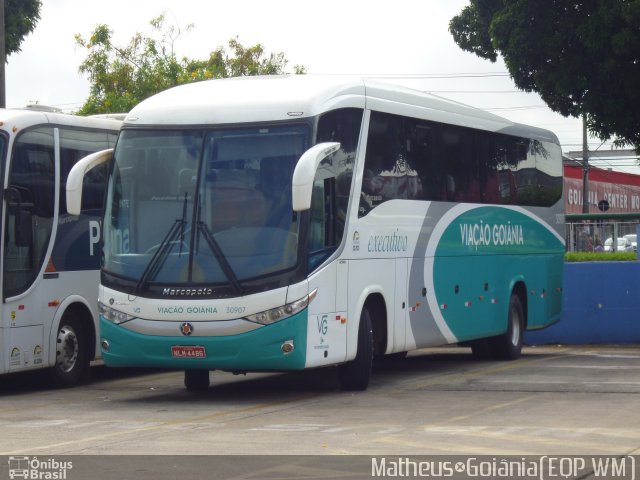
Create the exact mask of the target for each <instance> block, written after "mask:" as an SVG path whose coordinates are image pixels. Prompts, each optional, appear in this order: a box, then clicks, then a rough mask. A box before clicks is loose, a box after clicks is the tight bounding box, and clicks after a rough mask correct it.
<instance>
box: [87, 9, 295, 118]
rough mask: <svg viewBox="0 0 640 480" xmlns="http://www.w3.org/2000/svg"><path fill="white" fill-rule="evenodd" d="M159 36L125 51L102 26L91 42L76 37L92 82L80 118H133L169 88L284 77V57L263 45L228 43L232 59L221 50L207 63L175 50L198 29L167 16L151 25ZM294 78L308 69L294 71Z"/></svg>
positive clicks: (141, 39) (139, 39)
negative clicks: (145, 102)
mask: <svg viewBox="0 0 640 480" xmlns="http://www.w3.org/2000/svg"><path fill="white" fill-rule="evenodd" d="M150 24H151V27H152V32H153V34H154V35H155V36H144V35H142V34H140V33H137V34H136V35H135V36H134V37H133V38H132V39H131V40H130V41H129V44H128V45H126V46H122V47H118V46H115V45H114V44H113V43H112V40H111V36H112V31H111V30H110V29H109V27H108V26H107V25H98V26H97V27H96V28H95V30H94V31H93V33H92V34H91V36H90V37H89V39H86V40H85V39H84V38H82V37H81V36H80V35H76V43H77V44H78V45H79V46H81V47H84V48H86V49H87V50H88V51H89V54H88V55H87V57H86V58H85V60H84V61H83V62H82V64H81V65H80V72H81V73H84V74H87V75H88V76H89V80H90V82H91V89H90V94H89V98H88V99H87V100H86V102H85V103H84V105H83V106H82V107H81V109H80V111H79V112H78V113H79V114H80V115H90V114H96V113H113V112H128V111H129V110H131V108H133V107H134V106H135V105H136V104H138V103H139V102H140V101H142V100H144V99H145V98H147V97H150V96H151V95H153V94H155V93H157V92H160V91H162V90H165V89H167V88H170V87H173V86H176V85H181V84H184V83H189V82H194V81H201V80H208V79H212V78H226V77H235V76H242V75H266V74H274V75H279V74H283V73H285V67H286V65H287V63H288V62H287V60H286V58H285V55H284V53H282V52H280V53H277V54H274V53H271V54H266V53H265V50H264V47H263V46H262V45H261V44H257V45H254V46H253V47H245V46H243V45H242V44H241V43H240V41H239V40H238V38H234V39H231V40H230V41H229V42H228V46H229V49H230V50H231V54H229V53H227V51H226V49H225V48H224V47H218V48H217V49H216V50H214V51H213V52H211V54H210V55H209V57H208V58H205V59H190V58H187V57H182V58H181V59H178V58H177V56H176V54H175V50H174V46H175V43H176V41H177V40H178V38H179V37H180V36H181V35H183V34H184V33H186V32H188V31H189V30H191V29H192V28H193V24H190V25H187V26H186V27H184V28H180V27H177V26H175V25H169V26H168V25H167V24H166V19H165V16H164V14H162V15H160V16H158V17H156V18H154V19H152V20H151V22H150ZM294 71H295V73H304V67H300V66H297V65H296V66H295V67H294Z"/></svg>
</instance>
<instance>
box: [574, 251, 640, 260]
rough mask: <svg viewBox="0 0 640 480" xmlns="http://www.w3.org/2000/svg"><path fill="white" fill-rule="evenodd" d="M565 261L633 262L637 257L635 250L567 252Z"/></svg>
mask: <svg viewBox="0 0 640 480" xmlns="http://www.w3.org/2000/svg"><path fill="white" fill-rule="evenodd" d="M564 259H565V261H566V262H630V261H631V262H633V261H636V260H637V259H638V255H637V254H636V252H567V253H565V255H564Z"/></svg>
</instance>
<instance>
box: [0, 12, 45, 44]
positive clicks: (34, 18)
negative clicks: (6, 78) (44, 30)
mask: <svg viewBox="0 0 640 480" xmlns="http://www.w3.org/2000/svg"><path fill="white" fill-rule="evenodd" d="M40 7H42V2H41V1H40V0H4V29H5V42H6V43H5V49H6V54H7V56H9V55H11V54H12V53H16V52H19V51H20V44H21V43H22V40H24V37H26V36H27V35H29V34H30V33H31V32H32V31H33V30H34V28H36V23H38V20H40Z"/></svg>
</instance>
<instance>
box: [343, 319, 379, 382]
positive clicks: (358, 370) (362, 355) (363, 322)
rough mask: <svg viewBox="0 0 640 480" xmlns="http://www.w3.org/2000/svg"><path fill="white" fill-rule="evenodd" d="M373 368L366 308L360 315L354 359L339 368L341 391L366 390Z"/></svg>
mask: <svg viewBox="0 0 640 480" xmlns="http://www.w3.org/2000/svg"><path fill="white" fill-rule="evenodd" d="M372 367H373V329H372V328H371V316H370V315H369V312H368V311H367V309H366V308H363V309H362V313H361V314H360V325H359V326H358V351H357V353H356V358H354V359H353V360H351V361H350V362H347V363H345V364H344V365H341V366H340V386H341V387H342V389H343V390H366V388H367V387H368V386H369V380H370V379H371V369H372Z"/></svg>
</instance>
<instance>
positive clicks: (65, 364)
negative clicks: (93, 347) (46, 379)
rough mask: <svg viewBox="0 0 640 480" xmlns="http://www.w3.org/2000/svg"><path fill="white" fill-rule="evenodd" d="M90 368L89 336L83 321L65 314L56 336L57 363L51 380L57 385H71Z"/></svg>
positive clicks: (52, 370)
mask: <svg viewBox="0 0 640 480" xmlns="http://www.w3.org/2000/svg"><path fill="white" fill-rule="evenodd" d="M88 370H89V358H88V355H87V336H86V335H85V333H84V329H83V327H82V323H81V322H80V321H79V320H78V319H77V318H75V317H73V316H71V315H64V316H63V317H62V320H61V321H60V327H59V328H58V335H57V337H56V363H55V365H54V366H53V368H52V369H51V375H50V378H51V381H52V383H53V385H54V386H56V387H71V386H73V385H76V384H77V383H78V382H79V381H80V379H81V378H82V377H83V375H84V374H85V373H87V372H88Z"/></svg>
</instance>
